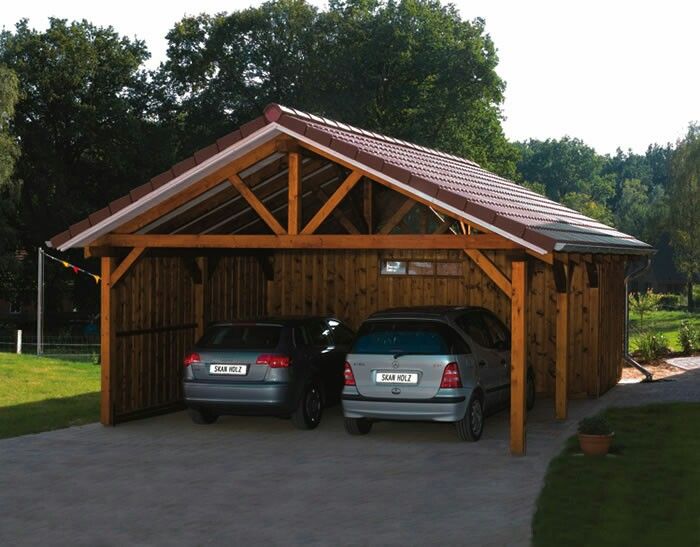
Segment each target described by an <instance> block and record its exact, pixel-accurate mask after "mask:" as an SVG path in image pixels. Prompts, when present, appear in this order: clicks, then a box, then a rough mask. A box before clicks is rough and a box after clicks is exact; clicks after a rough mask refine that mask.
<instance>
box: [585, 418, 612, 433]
mask: <svg viewBox="0 0 700 547" xmlns="http://www.w3.org/2000/svg"><path fill="white" fill-rule="evenodd" d="M578 432H579V433H582V434H583V435H610V434H611V433H612V432H613V430H612V426H611V425H610V422H609V421H608V420H607V419H606V418H605V416H602V415H597V416H589V417H587V418H584V419H583V420H581V421H580V422H579V423H578Z"/></svg>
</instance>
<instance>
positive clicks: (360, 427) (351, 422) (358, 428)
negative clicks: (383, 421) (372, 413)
mask: <svg viewBox="0 0 700 547" xmlns="http://www.w3.org/2000/svg"><path fill="white" fill-rule="evenodd" d="M371 430H372V422H370V421H369V420H368V419H367V418H345V431H347V432H348V433H350V435H367V433H369V432H370V431H371Z"/></svg>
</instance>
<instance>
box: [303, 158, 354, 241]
mask: <svg viewBox="0 0 700 547" xmlns="http://www.w3.org/2000/svg"><path fill="white" fill-rule="evenodd" d="M361 178H362V173H360V172H358V171H353V172H352V173H350V174H349V175H348V176H347V178H346V179H345V180H344V181H343V182H342V183H341V184H340V186H338V188H337V189H336V191H335V192H333V195H332V196H331V197H330V198H329V199H328V200H327V201H326V203H324V204H323V206H322V207H321V208H320V209H319V210H318V212H317V213H316V214H315V215H314V216H313V218H312V219H311V220H310V221H309V223H308V224H307V225H306V226H304V229H303V230H302V231H301V233H302V234H313V233H314V232H315V231H316V229H317V228H318V227H319V226H320V225H321V224H322V223H323V221H324V220H326V218H328V215H329V214H330V213H331V211H333V210H335V208H336V207H337V206H338V204H339V203H340V202H341V201H342V200H343V198H345V196H347V195H348V192H350V190H352V189H353V188H354V187H355V184H357V181H359V180H360V179H361Z"/></svg>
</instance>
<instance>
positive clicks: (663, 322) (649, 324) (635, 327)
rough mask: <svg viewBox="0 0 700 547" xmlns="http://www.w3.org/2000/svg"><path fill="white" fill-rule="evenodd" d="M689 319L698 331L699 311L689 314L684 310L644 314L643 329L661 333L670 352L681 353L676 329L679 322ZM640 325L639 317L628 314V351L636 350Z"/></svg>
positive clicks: (678, 326) (699, 325)
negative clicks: (666, 341)
mask: <svg viewBox="0 0 700 547" xmlns="http://www.w3.org/2000/svg"><path fill="white" fill-rule="evenodd" d="M684 319H689V320H690V322H691V323H692V324H694V325H695V326H696V327H697V328H699V329H700V311H696V312H694V313H689V312H687V311H685V310H659V311H655V312H651V313H646V314H644V324H643V326H644V328H645V329H652V330H655V331H661V332H663V333H664V335H665V336H666V340H668V345H669V346H670V348H671V350H672V351H681V346H680V344H679V343H678V329H679V328H680V327H681V321H683V320H684ZM641 327H642V325H641V324H640V322H639V315H637V314H635V313H632V312H630V350H631V351H635V350H636V349H637V336H638V333H639V331H640V329H641Z"/></svg>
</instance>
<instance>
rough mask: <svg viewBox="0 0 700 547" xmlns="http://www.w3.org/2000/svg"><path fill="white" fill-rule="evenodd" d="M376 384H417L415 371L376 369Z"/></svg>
mask: <svg viewBox="0 0 700 547" xmlns="http://www.w3.org/2000/svg"><path fill="white" fill-rule="evenodd" d="M377 383H378V384H417V383H418V373H417V372H394V371H391V372H383V371H381V370H379V371H377Z"/></svg>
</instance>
